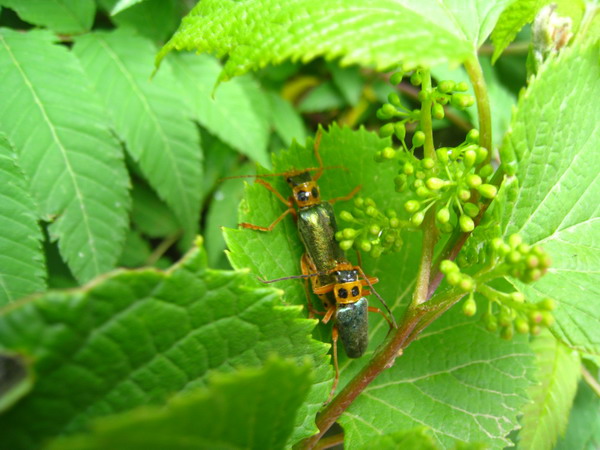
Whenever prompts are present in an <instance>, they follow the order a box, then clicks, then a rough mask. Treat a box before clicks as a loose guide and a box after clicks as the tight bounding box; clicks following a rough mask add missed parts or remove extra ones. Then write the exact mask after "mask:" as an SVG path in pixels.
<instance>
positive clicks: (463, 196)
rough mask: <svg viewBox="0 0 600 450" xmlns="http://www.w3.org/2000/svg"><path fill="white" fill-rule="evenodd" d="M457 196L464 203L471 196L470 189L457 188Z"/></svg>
mask: <svg viewBox="0 0 600 450" xmlns="http://www.w3.org/2000/svg"><path fill="white" fill-rule="evenodd" d="M458 198H459V199H460V200H461V201H462V202H463V203H464V202H466V201H468V200H469V199H470V198H471V191H469V190H468V189H459V190H458Z"/></svg>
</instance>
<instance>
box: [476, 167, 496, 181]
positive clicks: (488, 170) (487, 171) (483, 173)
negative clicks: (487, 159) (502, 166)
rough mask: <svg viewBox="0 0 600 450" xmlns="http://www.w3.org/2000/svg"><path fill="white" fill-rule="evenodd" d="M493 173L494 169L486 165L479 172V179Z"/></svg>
mask: <svg viewBox="0 0 600 450" xmlns="http://www.w3.org/2000/svg"><path fill="white" fill-rule="evenodd" d="M493 173H494V168H493V167H492V166H491V165H490V164H486V165H485V166H483V167H482V168H481V170H480V171H479V176H481V178H487V177H489V176H490V175H491V174H493Z"/></svg>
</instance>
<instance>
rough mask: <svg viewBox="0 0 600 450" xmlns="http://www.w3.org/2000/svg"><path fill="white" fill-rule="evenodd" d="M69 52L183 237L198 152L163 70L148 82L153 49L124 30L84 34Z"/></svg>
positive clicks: (188, 226) (195, 197)
mask: <svg viewBox="0 0 600 450" xmlns="http://www.w3.org/2000/svg"><path fill="white" fill-rule="evenodd" d="M73 51H74V52H75V54H76V55H77V56H78V57H79V59H80V60H81V63H82V65H83V68H84V70H85V71H86V72H87V74H88V76H89V77H90V79H91V80H92V81H93V83H94V85H95V87H96V90H97V91H98V92H99V93H100V94H101V96H102V98H103V99H104V102H105V104H106V108H107V109H108V111H109V113H110V115H111V118H112V120H113V123H114V126H115V129H116V131H117V133H118V134H119V136H120V137H121V139H122V140H123V141H125V143H126V145H127V150H128V151H129V153H130V154H131V156H132V157H133V158H134V160H136V161H137V162H139V165H140V167H141V170H142V172H143V173H144V176H145V177H146V179H147V180H148V182H149V183H150V185H151V186H152V188H153V189H154V190H155V191H156V192H157V193H158V195H159V196H160V198H162V199H163V200H164V201H165V202H166V203H167V205H169V207H170V208H172V210H173V212H174V213H175V215H176V216H177V218H178V219H179V221H180V222H181V224H182V226H183V227H184V229H185V231H186V233H187V234H188V235H191V234H193V233H195V232H196V230H197V227H198V218H199V215H200V195H201V192H200V189H201V186H202V162H201V161H202V151H201V148H200V142H199V135H198V131H197V130H196V127H195V126H194V124H193V122H192V121H191V120H190V114H189V112H188V110H187V108H186V105H185V103H184V100H183V99H182V97H181V96H180V95H179V93H178V92H177V90H176V89H174V86H175V84H176V81H175V79H174V77H173V75H172V73H171V71H170V69H169V67H165V70H164V71H161V73H159V74H158V75H157V76H156V77H154V78H153V79H152V80H150V73H151V61H152V56H153V54H154V52H155V48H154V45H152V43H150V42H149V41H147V40H146V39H144V38H142V37H139V36H136V35H135V34H134V33H132V32H130V31H126V30H117V31H115V32H109V33H106V32H95V33H90V34H87V35H85V36H82V37H80V38H78V39H77V41H76V43H75V46H74V48H73Z"/></svg>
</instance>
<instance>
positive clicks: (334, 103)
mask: <svg viewBox="0 0 600 450" xmlns="http://www.w3.org/2000/svg"><path fill="white" fill-rule="evenodd" d="M344 106H346V100H345V99H344V96H343V95H342V94H341V93H340V91H339V90H338V89H337V88H336V86H335V84H334V83H333V82H332V81H326V82H325V83H322V84H320V85H319V86H317V87H315V88H314V89H311V91H310V92H309V93H308V95H306V96H305V97H304V98H303V99H302V101H301V102H300V104H299V105H298V111H300V112H301V113H316V112H323V111H330V110H332V109H333V110H335V109H341V108H343V107H344Z"/></svg>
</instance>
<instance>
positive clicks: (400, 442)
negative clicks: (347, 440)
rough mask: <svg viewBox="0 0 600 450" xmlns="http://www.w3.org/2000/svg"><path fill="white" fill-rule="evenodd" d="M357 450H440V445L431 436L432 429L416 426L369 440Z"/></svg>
mask: <svg viewBox="0 0 600 450" xmlns="http://www.w3.org/2000/svg"><path fill="white" fill-rule="evenodd" d="M352 448H355V449H356V450H368V449H373V448H376V449H377V450H397V449H403V448H404V449H415V450H417V449H418V450H439V448H440V447H439V446H438V445H437V443H436V442H435V440H434V439H433V437H432V436H431V433H430V431H429V430H428V429H427V428H425V427H421V428H415V429H414V430H408V431H399V432H397V433H391V434H385V435H383V436H378V437H376V438H373V439H371V440H370V441H369V443H368V444H367V445H359V446H356V447H352Z"/></svg>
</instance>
